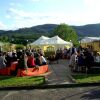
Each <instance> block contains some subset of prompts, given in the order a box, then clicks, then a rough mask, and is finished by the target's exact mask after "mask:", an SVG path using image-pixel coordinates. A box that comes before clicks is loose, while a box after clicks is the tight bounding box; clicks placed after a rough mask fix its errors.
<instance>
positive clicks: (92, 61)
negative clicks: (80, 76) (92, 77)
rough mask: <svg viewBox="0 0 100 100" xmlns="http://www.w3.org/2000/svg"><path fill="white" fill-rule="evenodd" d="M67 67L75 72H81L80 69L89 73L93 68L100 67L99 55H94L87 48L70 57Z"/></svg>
mask: <svg viewBox="0 0 100 100" xmlns="http://www.w3.org/2000/svg"><path fill="white" fill-rule="evenodd" d="M69 66H70V67H71V69H72V70H76V71H79V70H81V68H82V67H85V68H87V70H89V71H90V70H91V68H92V67H93V66H98V67H100V54H99V53H98V52H96V54H94V53H93V52H92V51H90V50H89V49H88V48H85V49H82V50H81V51H75V52H74V53H73V54H72V55H71V57H70V63H69Z"/></svg>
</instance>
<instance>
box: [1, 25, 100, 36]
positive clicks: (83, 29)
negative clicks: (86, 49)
mask: <svg viewBox="0 0 100 100" xmlns="http://www.w3.org/2000/svg"><path fill="white" fill-rule="evenodd" d="M55 27H57V24H44V25H38V26H33V27H30V28H22V29H19V30H15V31H12V30H11V31H3V30H0V34H2V35H3V34H8V35H11V34H13V35H14V34H23V35H24V34H25V35H32V34H41V35H49V34H52V31H53V29H54V28H55ZM72 27H73V28H74V29H75V31H76V32H77V33H78V35H79V36H100V24H88V25H84V26H72Z"/></svg>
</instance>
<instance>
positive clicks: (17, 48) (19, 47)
mask: <svg viewBox="0 0 100 100" xmlns="http://www.w3.org/2000/svg"><path fill="white" fill-rule="evenodd" d="M15 48H16V50H22V49H24V46H23V45H20V44H18V45H16V47H15Z"/></svg>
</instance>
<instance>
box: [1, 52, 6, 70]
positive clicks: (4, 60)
mask: <svg viewBox="0 0 100 100" xmlns="http://www.w3.org/2000/svg"><path fill="white" fill-rule="evenodd" d="M5 62H6V59H4V58H3V56H2V53H0V69H3V68H6V63H5Z"/></svg>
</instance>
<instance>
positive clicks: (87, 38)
mask: <svg viewBox="0 0 100 100" xmlns="http://www.w3.org/2000/svg"><path fill="white" fill-rule="evenodd" d="M93 41H100V37H85V38H83V39H82V40H81V43H89V42H93Z"/></svg>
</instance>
